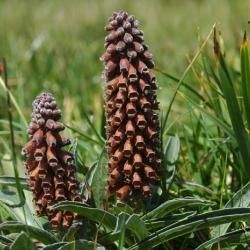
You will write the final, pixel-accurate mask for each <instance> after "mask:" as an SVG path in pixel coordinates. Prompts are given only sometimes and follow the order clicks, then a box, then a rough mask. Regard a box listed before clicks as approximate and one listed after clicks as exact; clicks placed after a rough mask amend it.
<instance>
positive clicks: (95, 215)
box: [53, 201, 116, 229]
mask: <svg viewBox="0 0 250 250" xmlns="http://www.w3.org/2000/svg"><path fill="white" fill-rule="evenodd" d="M53 208H54V209H60V210H66V211H72V212H76V213H78V214H79V215H82V216H84V217H86V218H88V219H90V220H92V221H95V222H97V223H99V224H101V225H103V226H105V227H107V228H109V229H114V228H115V225H116V217H115V216H114V215H112V214H111V213H109V212H107V211H105V210H102V209H99V208H90V207H86V206H85V205H84V204H83V203H81V202H72V201H62V202H60V203H58V204H56V205H54V206H53Z"/></svg>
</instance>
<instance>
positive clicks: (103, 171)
mask: <svg viewBox="0 0 250 250" xmlns="http://www.w3.org/2000/svg"><path fill="white" fill-rule="evenodd" d="M93 172H94V174H93V179H92V185H91V188H92V191H93V197H94V200H95V205H96V207H97V208H103V204H104V201H105V200H106V190H105V186H106V184H107V175H108V168H107V157H106V153H105V149H104V150H103V151H102V153H101V155H100V157H99V160H98V162H97V165H96V166H95V169H94V171H93Z"/></svg>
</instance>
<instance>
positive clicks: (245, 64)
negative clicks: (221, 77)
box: [240, 32, 250, 133]
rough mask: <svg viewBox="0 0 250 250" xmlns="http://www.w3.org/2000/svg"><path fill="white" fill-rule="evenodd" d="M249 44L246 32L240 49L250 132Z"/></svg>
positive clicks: (243, 90)
mask: <svg viewBox="0 0 250 250" xmlns="http://www.w3.org/2000/svg"><path fill="white" fill-rule="evenodd" d="M248 48H249V44H248V41H247V36H246V32H245V34H244V38H243V42H242V45H241V49H240V60H241V64H240V65H241V77H242V96H243V101H244V106H245V113H246V119H247V124H248V130H249V133H250V63H249V52H248Z"/></svg>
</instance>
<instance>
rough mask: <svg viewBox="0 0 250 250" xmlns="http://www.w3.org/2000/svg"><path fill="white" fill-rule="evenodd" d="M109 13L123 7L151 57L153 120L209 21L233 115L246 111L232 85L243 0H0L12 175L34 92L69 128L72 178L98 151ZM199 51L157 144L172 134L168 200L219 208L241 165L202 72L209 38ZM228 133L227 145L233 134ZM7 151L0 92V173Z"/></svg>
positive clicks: (8, 171) (245, 10)
mask: <svg viewBox="0 0 250 250" xmlns="http://www.w3.org/2000/svg"><path fill="white" fill-rule="evenodd" d="M116 10H126V11H128V12H129V13H130V14H134V15H135V16H136V18H137V19H138V20H139V21H140V28H141V29H142V30H143V31H144V37H145V42H146V43H147V44H148V45H149V47H150V51H151V52H152V53H153V56H154V62H155V66H156V70H155V72H154V73H155V74H156V76H157V79H158V82H159V90H158V98H159V101H160V104H161V105H160V114H161V117H162V119H163V118H164V117H165V115H166V113H167V112H168V109H169V104H170V100H171V99H172V98H173V95H174V94H175V91H176V87H177V84H178V81H179V80H180V79H181V77H182V76H183V73H184V72H185V70H186V69H187V67H189V66H190V61H191V60H192V58H193V57H194V55H195V54H196V53H197V51H199V48H200V46H201V44H202V43H203V42H204V40H205V39H206V37H207V36H208V34H209V33H211V32H212V28H213V25H214V24H215V23H216V27H217V31H219V33H221V35H222V36H219V42H220V44H221V48H222V50H223V51H225V52H226V53H225V54H226V59H227V64H228V67H229V68H230V71H231V72H233V82H234V83H235V84H236V85H235V86H236V91H237V93H238V94H236V95H237V100H238V101H239V105H240V107H241V108H242V109H241V110H242V115H243V116H244V115H245V114H246V113H247V112H248V111H247V109H244V108H243V104H242V97H241V94H242V92H241V91H240V90H239V89H240V87H239V86H240V85H237V83H239V82H240V80H239V78H240V56H239V55H240V46H241V43H242V38H243V33H244V31H245V30H246V31H247V32H248V33H249V28H250V25H249V24H248V23H247V22H248V20H249V19H250V16H249V11H250V1H248V0H237V1H234V0H220V1H218V0H192V1H191V0H190V1H181V0H157V1H150V0H139V1H129V0H127V1H125V0H119V1H115V0H105V1H101V0H92V1H90V0H89V1H88V0H71V1H67V0H54V1H49V0H43V1H36V0H23V1H20V0H8V1H7V0H0V57H4V58H6V60H7V64H8V75H9V86H10V92H11V94H12V95H13V98H14V99H15V100H16V103H17V109H16V108H14V107H13V110H12V114H13V121H14V127H15V150H16V153H17V162H18V164H17V166H18V171H19V175H20V176H24V169H23V166H22V157H21V154H20V151H21V148H22V146H23V145H24V144H25V142H26V141H27V136H26V128H27V124H28V122H29V120H30V115H31V108H32V106H31V104H32V101H33V99H34V98H35V96H36V95H38V94H39V93H41V92H43V91H48V92H51V93H52V94H53V95H54V96H55V97H56V99H57V102H58V104H59V106H60V107H61V109H62V111H63V117H62V120H63V122H64V123H65V124H66V125H67V126H69V129H68V130H67V132H66V133H67V134H68V136H69V137H70V138H71V139H72V141H73V142H74V145H75V146H76V152H77V156H78V163H79V165H78V166H79V173H82V174H83V175H84V174H85V173H86V171H87V170H88V168H89V167H90V166H91V165H92V164H93V162H95V161H96V160H97V159H98V157H99V155H100V154H101V152H102V150H103V146H104V142H103V138H102V135H104V131H103V126H104V121H103V86H104V79H103V78H102V70H103V64H102V62H101V61H100V60H99V58H100V57H101V55H102V54H103V52H104V46H103V43H104V42H103V41H104V37H105V31H104V26H105V24H106V23H107V19H108V17H109V16H110V15H111V14H112V12H113V11H116ZM200 52H201V55H200V56H198V57H197V58H196V59H195V61H194V62H193V63H192V65H191V66H190V68H189V70H188V71H187V72H186V73H187V74H186V75H185V79H184V82H185V86H190V87H191V88H192V90H191V91H190V88H188V87H185V86H181V87H180V89H179V90H178V91H177V92H176V98H175V100H174V102H173V106H172V107H171V112H170V115H169V117H168V119H167V123H166V126H165V127H164V131H163V132H162V133H163V141H162V144H163V148H165V145H166V143H167V140H168V138H169V136H170V135H177V136H178V138H180V142H181V143H180V144H181V147H180V153H179V157H178V164H177V170H176V172H174V174H175V176H174V177H173V178H174V182H173V187H172V189H171V190H170V191H169V192H170V197H180V196H186V195H198V196H201V197H203V198H205V199H206V198H208V199H211V200H213V201H215V202H216V205H215V207H223V206H224V205H225V203H226V202H227V201H228V199H229V198H231V197H232V195H233V193H234V192H236V191H237V190H238V188H240V187H242V185H243V184H245V183H246V175H245V174H244V170H242V169H243V168H244V167H243V166H245V167H246V162H245V164H243V163H242V161H241V160H240V157H239V149H238V146H237V143H236V142H235V138H232V137H233V136H232V137H231V136H228V134H227V131H228V130H227V128H228V127H227V126H229V127H231V123H232V117H231V116H230V114H228V109H227V105H226V102H225V100H224V99H223V98H221V94H220V91H215V92H213V91H214V90H215V89H217V90H218V89H219V87H218V86H219V84H218V85H216V82H217V79H216V77H215V75H214V74H213V71H211V70H210V71H211V72H210V71H209V70H207V68H206V66H205V65H213V64H214V65H216V59H215V56H214V54H213V39H212V36H210V37H209V39H208V41H207V42H206V44H205V46H204V47H203V48H202V51H200ZM207 61H209V63H208V64H206V62H207ZM214 65H213V66H214ZM160 71H161V72H164V73H165V74H163V73H161V72H160ZM208 71H209V72H208ZM217 83H218V82H217ZM193 90H195V91H196V92H195V93H194V91H193ZM220 98H221V99H220ZM222 99H223V100H222ZM217 100H218V103H217V102H216V101H217ZM18 109H19V112H18ZM207 113H208V115H207ZM211 114H212V118H211ZM214 117H217V118H218V120H220V121H221V122H218V121H216V122H215V119H214ZM235 119H238V118H237V117H235ZM225 124H226V125H227V126H224V125H225ZM244 124H245V123H244ZM223 126H224V127H223ZM246 127H247V126H246ZM223 128H225V130H223ZM246 131H248V138H249V130H247V128H246ZM234 132H235V131H234ZM233 135H234V134H233ZM235 137H236V141H237V132H236V136H235ZM238 142H239V141H238ZM12 150H13V149H12V148H11V143H10V133H9V129H8V116H7V106H6V93H5V91H4V89H3V87H2V86H0V174H2V175H9V176H13V170H12V169H13V168H12V166H11V165H12V164H11V163H12ZM246 158H247V157H246ZM234 170H235V171H234ZM244 178H245V179H244Z"/></svg>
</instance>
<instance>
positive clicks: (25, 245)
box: [10, 232, 36, 250]
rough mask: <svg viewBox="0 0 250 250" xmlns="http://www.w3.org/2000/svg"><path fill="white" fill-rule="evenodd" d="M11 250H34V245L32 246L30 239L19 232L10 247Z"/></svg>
mask: <svg viewBox="0 0 250 250" xmlns="http://www.w3.org/2000/svg"><path fill="white" fill-rule="evenodd" d="M10 249H11V250H24V249H27V250H36V247H35V245H34V244H33V242H32V240H31V239H30V237H29V236H28V235H27V234H26V233H25V232H21V233H20V234H19V235H18V237H17V238H16V240H15V241H14V242H13V243H12V244H11V246H10Z"/></svg>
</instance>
